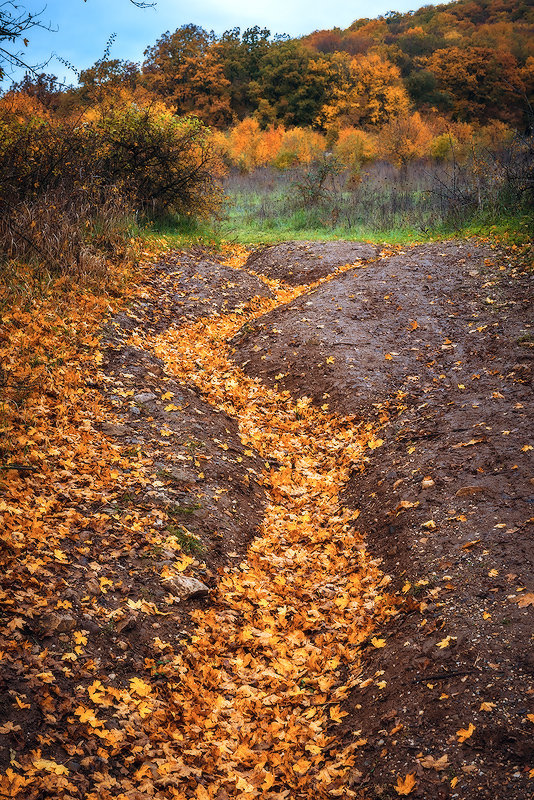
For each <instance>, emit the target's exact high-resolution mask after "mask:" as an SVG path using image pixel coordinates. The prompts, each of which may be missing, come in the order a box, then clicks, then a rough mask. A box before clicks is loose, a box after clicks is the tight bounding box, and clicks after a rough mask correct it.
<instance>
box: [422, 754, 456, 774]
mask: <svg viewBox="0 0 534 800" xmlns="http://www.w3.org/2000/svg"><path fill="white" fill-rule="evenodd" d="M419 763H420V764H421V766H422V767H423V769H434V770H436V772H441V771H442V770H444V769H447V767H449V766H450V763H449V756H448V755H447V754H445V755H444V756H440V757H439V758H434V756H424V758H420V759H419Z"/></svg>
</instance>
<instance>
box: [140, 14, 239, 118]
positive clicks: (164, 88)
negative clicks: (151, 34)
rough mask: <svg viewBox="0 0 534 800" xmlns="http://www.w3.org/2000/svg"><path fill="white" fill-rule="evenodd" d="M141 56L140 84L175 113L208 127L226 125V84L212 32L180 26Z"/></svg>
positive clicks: (228, 85)
mask: <svg viewBox="0 0 534 800" xmlns="http://www.w3.org/2000/svg"><path fill="white" fill-rule="evenodd" d="M145 56H146V60H145V62H144V64H143V84H144V85H145V87H146V88H147V89H149V90H150V91H151V92H152V93H153V94H155V95H157V96H159V97H161V98H163V99H164V100H165V101H166V102H167V103H170V104H172V105H173V106H174V108H175V109H176V112H177V113H178V114H195V115H196V116H198V117H199V118H200V119H202V120H203V121H204V122H205V123H207V124H210V125H225V124H228V123H229V122H230V120H231V108H230V81H229V80H228V79H227V78H226V77H225V74H224V68H223V65H222V63H221V60H220V53H219V48H218V45H217V40H216V37H215V35H214V34H213V33H208V32H207V31H205V30H204V29H203V28H200V27H199V26H198V25H191V24H190V25H183V26H182V27H181V28H178V29H177V30H176V31H175V32H174V33H172V34H171V33H169V32H168V31H167V33H164V34H163V35H162V36H161V37H160V38H159V39H158V41H157V42H156V44H155V45H153V46H152V47H149V48H148V49H147V50H145Z"/></svg>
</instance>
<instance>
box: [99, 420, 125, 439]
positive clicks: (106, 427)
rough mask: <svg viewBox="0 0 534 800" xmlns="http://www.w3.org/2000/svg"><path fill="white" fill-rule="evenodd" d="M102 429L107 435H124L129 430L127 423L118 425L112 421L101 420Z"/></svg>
mask: <svg viewBox="0 0 534 800" xmlns="http://www.w3.org/2000/svg"><path fill="white" fill-rule="evenodd" d="M102 430H103V432H104V433H105V434H106V435H107V436H126V434H127V433H128V432H129V431H128V426H127V425H119V424H114V423H112V422H103V423H102Z"/></svg>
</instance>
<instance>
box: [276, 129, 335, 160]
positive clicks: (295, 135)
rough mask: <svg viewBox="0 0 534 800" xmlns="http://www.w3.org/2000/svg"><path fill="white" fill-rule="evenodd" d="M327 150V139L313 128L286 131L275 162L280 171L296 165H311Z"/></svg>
mask: <svg viewBox="0 0 534 800" xmlns="http://www.w3.org/2000/svg"><path fill="white" fill-rule="evenodd" d="M325 148H326V139H325V137H324V136H323V135H322V134H321V133H318V132H317V131H313V130H312V129H311V128H291V129H290V130H287V131H285V133H284V135H283V137H282V141H281V142H280V149H279V150H278V153H277V155H276V158H275V159H274V161H273V165H274V166H275V167H278V169H288V168H289V167H293V166H295V165H296V164H311V163H312V162H314V161H316V160H317V159H318V158H319V157H320V156H321V155H323V153H324V152H325Z"/></svg>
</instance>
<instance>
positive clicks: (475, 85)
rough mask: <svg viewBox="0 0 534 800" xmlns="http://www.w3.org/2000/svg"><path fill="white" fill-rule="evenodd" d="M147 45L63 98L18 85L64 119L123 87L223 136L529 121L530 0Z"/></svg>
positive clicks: (93, 72) (101, 67) (533, 17)
mask: <svg viewBox="0 0 534 800" xmlns="http://www.w3.org/2000/svg"><path fill="white" fill-rule="evenodd" d="M147 45H148V46H147V49H146V51H145V60H144V61H143V63H139V64H135V63H131V62H125V61H121V60H119V59H113V58H109V57H107V58H103V59H102V60H100V61H98V62H97V63H96V64H95V65H94V66H93V67H92V68H90V69H86V70H84V71H83V72H82V73H81V74H80V75H79V86H78V87H77V88H73V89H71V90H68V91H66V92H65V91H62V92H59V91H55V90H54V88H53V86H51V85H50V82H49V81H48V80H47V79H46V77H45V76H42V77H41V78H40V79H39V80H37V81H36V80H35V78H29V79H26V80H25V81H23V82H22V83H21V84H19V86H18V87H17V88H18V90H24V91H26V92H29V93H31V94H34V95H36V96H37V97H38V99H40V100H41V101H43V102H44V103H45V104H46V105H47V106H48V107H50V106H52V107H55V108H58V107H59V108H62V109H63V110H64V111H67V110H71V109H73V108H78V107H84V106H87V105H91V104H93V103H94V102H95V100H97V99H100V98H101V97H102V94H103V93H104V94H105V93H106V92H109V91H111V90H113V91H114V92H116V91H117V90H118V89H120V91H121V93H122V94H123V95H125V96H128V97H131V98H132V99H133V98H135V99H137V100H147V99H149V98H150V99H154V98H158V99H160V100H161V101H163V102H164V103H165V104H167V105H169V106H172V108H173V109H174V110H175V111H176V113H177V114H188V113H194V114H196V115H198V116H199V117H200V118H201V119H202V120H203V121H204V122H205V123H207V124H209V125H212V126H216V127H219V128H224V127H227V126H229V125H231V124H232V123H235V122H236V121H238V120H241V119H243V118H245V117H247V116H251V115H254V116H255V117H256V118H257V119H258V121H259V122H260V124H261V125H262V126H268V125H270V124H276V123H282V124H284V125H301V126H312V127H315V128H320V129H326V128H328V127H329V126H332V125H333V124H336V125H357V126H365V127H373V126H377V125H381V124H383V123H384V122H386V121H387V120H388V119H389V118H391V117H392V116H395V115H398V114H399V113H403V112H406V111H407V110H408V109H410V108H412V109H415V110H419V111H425V112H436V111H439V112H440V113H441V114H444V115H446V116H447V117H448V118H450V119H452V120H455V121H461V122H475V121H478V122H487V121H488V120H491V119H499V120H503V121H505V122H507V123H510V124H512V125H514V126H518V127H520V128H524V127H525V126H527V125H528V124H529V120H531V118H532V102H533V95H534V9H533V7H532V4H531V3H529V2H526V0H524V1H523V2H515V1H514V0H459V1H458V2H453V3H448V4H446V5H439V6H425V7H423V8H420V9H419V10H417V11H414V12H407V13H405V14H400V13H397V12H390V13H388V14H386V15H385V16H383V17H378V18H377V19H359V20H356V21H355V22H353V24H352V25H350V27H349V28H347V29H346V30H342V29H340V28H333V29H331V30H322V31H315V32H314V33H311V34H310V35H308V36H305V37H303V38H301V39H290V38H288V37H287V36H283V35H275V36H272V35H271V32H270V31H268V30H266V29H261V28H259V27H253V28H248V29H246V30H244V31H241V30H240V29H239V28H235V29H233V30H228V31H226V32H224V33H223V34H222V35H221V36H216V35H215V34H214V33H213V32H211V33H210V32H208V31H206V30H203V29H202V28H200V27H198V26H197V25H194V24H188V25H183V26H182V27H180V28H178V29H177V30H176V31H174V32H169V31H167V32H166V33H163V34H162V35H161V37H160V38H159V39H158V40H157V41H156V42H155V43H153V44H149V43H147Z"/></svg>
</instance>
